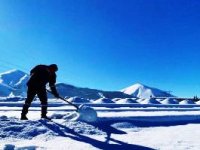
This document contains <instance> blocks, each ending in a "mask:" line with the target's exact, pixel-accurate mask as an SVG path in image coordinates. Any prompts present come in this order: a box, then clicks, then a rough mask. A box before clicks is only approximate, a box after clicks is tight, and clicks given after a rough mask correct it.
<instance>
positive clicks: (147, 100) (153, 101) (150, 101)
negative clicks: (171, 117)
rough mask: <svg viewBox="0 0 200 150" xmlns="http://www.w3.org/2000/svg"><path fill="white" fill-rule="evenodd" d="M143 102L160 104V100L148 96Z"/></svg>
mask: <svg viewBox="0 0 200 150" xmlns="http://www.w3.org/2000/svg"><path fill="white" fill-rule="evenodd" d="M141 104H160V102H158V101H157V100H155V99H154V98H148V99H145V100H144V101H142V102H141Z"/></svg>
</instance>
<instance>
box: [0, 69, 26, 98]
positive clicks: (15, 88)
mask: <svg viewBox="0 0 200 150" xmlns="http://www.w3.org/2000/svg"><path fill="white" fill-rule="evenodd" d="M28 79H29V75H28V74H26V73H24V72H22V71H20V70H16V69H14V70H10V71H7V72H4V73H0V96H8V95H10V94H12V95H17V96H19V95H21V96H24V95H25V93H26V83H27V81H28Z"/></svg>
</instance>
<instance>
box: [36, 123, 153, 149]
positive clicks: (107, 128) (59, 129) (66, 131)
mask: <svg viewBox="0 0 200 150" xmlns="http://www.w3.org/2000/svg"><path fill="white" fill-rule="evenodd" d="M40 122H41V123H42V124H43V125H45V126H46V127H47V128H49V129H50V130H52V131H53V132H55V133H56V134H57V135H58V136H63V137H69V138H71V139H73V140H76V141H80V142H84V143H88V144H90V145H92V146H94V147H96V148H99V149H104V150H110V149H115V150H122V149H127V150H129V149H130V150H153V149H152V148H148V147H145V146H140V145H134V144H128V143H125V142H122V141H119V140H116V139H114V138H111V134H112V133H114V134H126V132H124V131H121V130H118V129H115V128H113V127H112V126H111V125H110V124H108V123H103V124H101V123H100V124H99V123H98V124H91V125H93V126H94V127H98V128H99V129H101V130H102V131H104V132H106V134H107V137H106V139H105V141H99V140H96V139H93V138H90V137H88V136H85V135H83V134H78V133H77V132H75V131H74V130H73V129H70V128H68V127H66V126H64V125H61V124H59V123H56V122H54V124H50V123H48V121H44V120H40ZM109 141H112V142H115V143H116V144H110V143H109Z"/></svg>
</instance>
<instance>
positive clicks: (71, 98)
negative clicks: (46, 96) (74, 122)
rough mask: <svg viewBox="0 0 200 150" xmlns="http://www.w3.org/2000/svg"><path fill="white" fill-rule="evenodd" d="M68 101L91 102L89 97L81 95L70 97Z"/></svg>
mask: <svg viewBox="0 0 200 150" xmlns="http://www.w3.org/2000/svg"><path fill="white" fill-rule="evenodd" d="M68 101H69V102H72V103H90V101H89V100H88V99H84V98H80V97H70V98H69V99H68Z"/></svg>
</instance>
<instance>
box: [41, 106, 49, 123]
mask: <svg viewBox="0 0 200 150" xmlns="http://www.w3.org/2000/svg"><path fill="white" fill-rule="evenodd" d="M41 118H42V119H47V120H51V118H49V117H47V106H42V114H41Z"/></svg>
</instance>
